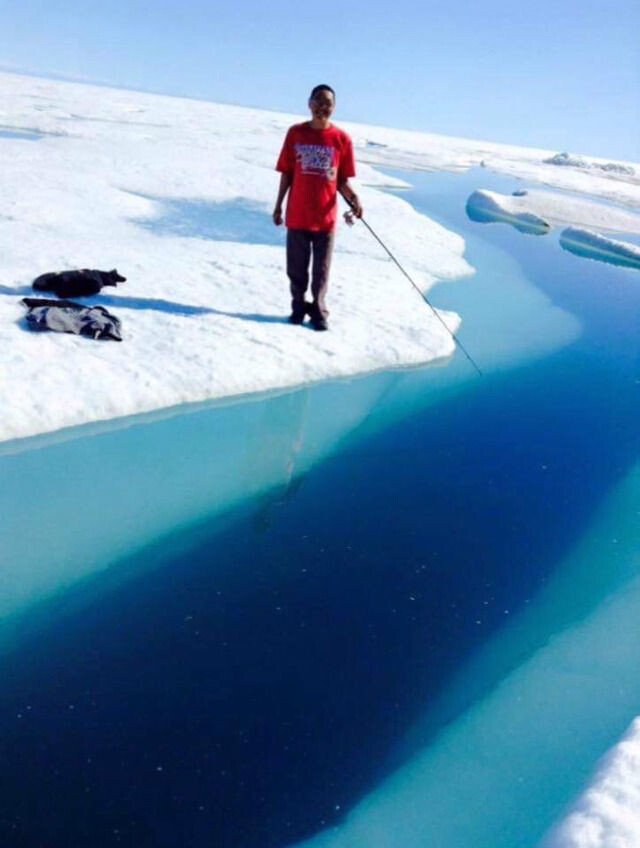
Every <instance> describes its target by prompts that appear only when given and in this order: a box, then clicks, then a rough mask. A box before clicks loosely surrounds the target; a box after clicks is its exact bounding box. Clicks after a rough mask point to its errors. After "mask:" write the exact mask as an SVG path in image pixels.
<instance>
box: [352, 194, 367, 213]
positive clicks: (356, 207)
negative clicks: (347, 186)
mask: <svg viewBox="0 0 640 848" xmlns="http://www.w3.org/2000/svg"><path fill="white" fill-rule="evenodd" d="M349 206H350V207H351V209H352V210H353V214H354V215H355V216H356V218H362V216H363V215H364V209H363V208H362V206H361V204H360V199H359V198H358V195H357V194H353V195H351V197H350V198H349Z"/></svg>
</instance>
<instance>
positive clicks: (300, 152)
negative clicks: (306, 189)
mask: <svg viewBox="0 0 640 848" xmlns="http://www.w3.org/2000/svg"><path fill="white" fill-rule="evenodd" d="M294 149H295V151H296V159H297V161H298V163H299V165H300V168H301V170H302V173H303V174H317V175H318V176H321V177H326V178H327V179H328V180H335V178H336V169H335V168H334V167H333V154H334V152H335V148H334V147H329V146H327V145H324V144H295V145H294Z"/></svg>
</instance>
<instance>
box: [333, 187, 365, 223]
mask: <svg viewBox="0 0 640 848" xmlns="http://www.w3.org/2000/svg"><path fill="white" fill-rule="evenodd" d="M338 191H339V192H340V194H341V195H342V196H343V197H344V199H345V200H346V201H347V203H348V204H349V206H350V207H351V209H352V210H353V213H354V215H355V216H356V218H362V215H363V212H364V210H363V208H362V206H361V204H360V200H359V198H358V195H357V194H356V193H355V191H354V190H353V189H352V188H351V185H350V184H349V180H344V181H343V182H341V183H340V185H339V186H338Z"/></svg>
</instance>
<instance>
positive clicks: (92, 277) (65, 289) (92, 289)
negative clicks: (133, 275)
mask: <svg viewBox="0 0 640 848" xmlns="http://www.w3.org/2000/svg"><path fill="white" fill-rule="evenodd" d="M126 279H127V278H126V277H123V276H122V275H121V274H118V272H117V271H116V269H115V268H114V269H113V271H95V270H90V269H89V268H82V269H81V270H79V271H52V272H50V273H49V274H41V275H40V276H39V277H36V278H35V280H34V281H33V283H32V284H31V285H32V286H33V288H34V289H36V291H47V292H53V293H54V294H56V295H58V297H65V298H67V297H88V296H89V295H92V294H98V292H99V291H101V290H102V287H103V286H117V285H118V283H124V281H125V280H126Z"/></svg>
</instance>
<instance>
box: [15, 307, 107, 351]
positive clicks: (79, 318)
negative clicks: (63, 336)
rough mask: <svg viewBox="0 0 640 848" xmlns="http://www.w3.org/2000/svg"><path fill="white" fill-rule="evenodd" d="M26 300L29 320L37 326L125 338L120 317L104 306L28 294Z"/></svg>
mask: <svg viewBox="0 0 640 848" xmlns="http://www.w3.org/2000/svg"><path fill="white" fill-rule="evenodd" d="M22 302H23V303H24V305H25V306H26V307H27V315H26V319H27V323H28V324H29V326H30V327H32V328H34V329H36V330H55V331H57V332H58V333H75V334H76V335H79V336H89V337H90V338H92V339H113V341H116V342H121V341H122V329H121V324H120V319H119V318H116V316H115V315H112V314H111V313H110V312H107V310H106V309H105V308H104V306H83V304H81V303H74V301H72V300H48V299H46V298H39V297H25V298H23V299H22Z"/></svg>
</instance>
